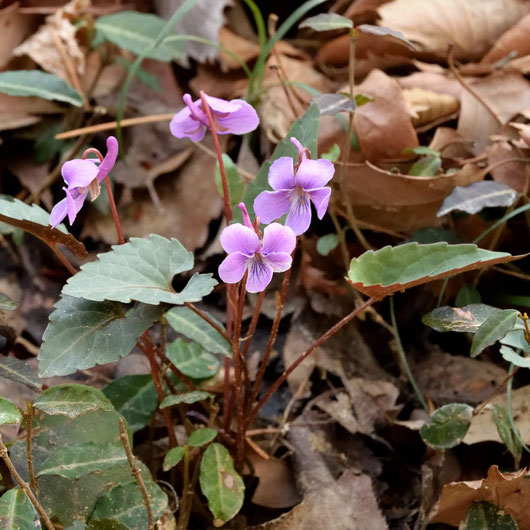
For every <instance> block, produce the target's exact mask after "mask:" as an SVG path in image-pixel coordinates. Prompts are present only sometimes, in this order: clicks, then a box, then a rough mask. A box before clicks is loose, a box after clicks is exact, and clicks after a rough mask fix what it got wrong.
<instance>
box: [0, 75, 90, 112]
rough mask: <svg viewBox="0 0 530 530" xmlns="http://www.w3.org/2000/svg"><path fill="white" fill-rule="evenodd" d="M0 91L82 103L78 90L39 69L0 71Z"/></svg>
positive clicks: (79, 105) (11, 94) (79, 104)
mask: <svg viewBox="0 0 530 530" xmlns="http://www.w3.org/2000/svg"><path fill="white" fill-rule="evenodd" d="M0 92H2V93H4V94H9V95H10V96H32V97H36V98H42V99H49V100H51V101H62V102H63V103H70V105H74V106H76V107H81V106H82V105H83V99H82V98H81V96H80V94H79V92H77V90H74V89H73V88H72V87H71V86H70V85H68V84H67V83H66V81H63V80H62V79H61V78H59V77H57V76H55V75H52V74H48V73H47V72H42V71H40V70H11V71H8V72H1V73H0Z"/></svg>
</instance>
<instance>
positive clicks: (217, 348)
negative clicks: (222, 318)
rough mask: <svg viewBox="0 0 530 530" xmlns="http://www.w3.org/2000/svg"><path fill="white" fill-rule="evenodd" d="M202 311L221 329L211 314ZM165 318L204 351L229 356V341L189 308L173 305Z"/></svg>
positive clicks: (230, 352)
mask: <svg viewBox="0 0 530 530" xmlns="http://www.w3.org/2000/svg"><path fill="white" fill-rule="evenodd" d="M203 313H206V316H207V317H208V318H210V320H212V321H213V322H214V323H215V324H217V325H218V327H220V328H221V329H223V325H222V324H221V323H220V322H219V321H218V320H216V319H215V318H214V317H212V315H210V314H209V313H207V312H205V311H203ZM166 318H167V321H168V323H169V325H170V326H171V327H172V328H173V329H174V330H175V331H176V332H177V333H181V334H182V335H184V336H185V337H187V338H188V339H191V340H193V341H195V342H198V343H199V344H200V345H201V346H202V347H203V348H204V349H205V350H206V351H209V352H210V353H221V354H223V355H226V356H231V354H232V351H231V348H230V343H229V342H228V341H227V340H226V338H225V337H223V335H221V334H220V333H219V332H218V331H217V330H216V329H215V328H213V327H212V326H210V324H208V323H207V322H205V321H204V320H203V319H202V318H201V317H200V316H199V315H197V313H194V312H193V311H192V310H191V309H188V308H187V307H174V308H173V309H171V310H170V311H168V312H167V313H166Z"/></svg>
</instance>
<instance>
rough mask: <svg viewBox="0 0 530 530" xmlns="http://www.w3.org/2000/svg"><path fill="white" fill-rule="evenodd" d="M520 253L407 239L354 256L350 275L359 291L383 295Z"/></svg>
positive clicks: (352, 282) (510, 257)
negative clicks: (394, 244)
mask: <svg viewBox="0 0 530 530" xmlns="http://www.w3.org/2000/svg"><path fill="white" fill-rule="evenodd" d="M519 257H522V256H511V255H510V254H507V253H505V252H492V251H490V250H484V249H481V248H478V247H477V246H476V245H448V244H447V243H445V242H441V243H432V244H430V245H419V244H418V243H406V244H404V245H399V246H397V247H391V246H386V247H383V248H381V249H380V250H377V251H375V252H374V251H373V250H369V251H367V252H365V253H364V254H362V255H361V256H359V257H358V258H354V259H352V261H351V263H350V270H349V272H348V277H349V280H350V283H351V284H352V285H353V286H354V287H355V288H356V289H358V290H359V291H361V292H363V293H365V294H367V295H369V296H373V297H376V298H383V297H384V296H388V295H390V294H392V293H395V292H397V291H402V290H404V289H409V288H410V287H414V286H416V285H421V284H423V283H426V282H430V281H432V280H439V279H442V278H446V277H447V276H452V275H454V274H458V273H460V272H464V271H468V270H475V269H479V268H481V267H488V266H491V265H496V264H497V263H504V262H507V261H512V260H514V259H518V258H519Z"/></svg>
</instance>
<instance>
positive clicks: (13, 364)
mask: <svg viewBox="0 0 530 530" xmlns="http://www.w3.org/2000/svg"><path fill="white" fill-rule="evenodd" d="M0 377H5V378H6V379H10V380H11V381H16V382H17V383H23V384H25V385H27V386H29V387H30V388H33V390H40V389H41V388H42V381H41V380H40V379H39V378H38V377H37V374H36V373H35V372H34V371H33V369H32V368H30V367H29V366H28V365H27V364H26V363H25V362H24V361H21V360H20V359H17V358H15V357H0Z"/></svg>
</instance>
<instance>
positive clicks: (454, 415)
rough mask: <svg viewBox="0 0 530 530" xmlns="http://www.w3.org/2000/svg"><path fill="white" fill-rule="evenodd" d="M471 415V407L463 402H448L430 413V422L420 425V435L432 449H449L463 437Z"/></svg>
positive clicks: (469, 423)
mask: <svg viewBox="0 0 530 530" xmlns="http://www.w3.org/2000/svg"><path fill="white" fill-rule="evenodd" d="M472 415H473V407H470V406H469V405H466V404H465V403H449V404H448V405H444V406H443V407H440V408H439V409H437V410H435V411H434V412H433V413H432V414H431V421H430V423H426V424H425V425H423V426H422V428H421V429H420V435H421V437H422V438H423V441H424V442H425V443H426V444H428V445H430V446H431V447H433V448H434V449H450V448H451V447H455V446H456V445H458V444H459V443H460V442H461V441H462V440H463V439H464V436H465V435H466V432H467V431H468V429H469V426H470V425H471V417H472Z"/></svg>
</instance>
